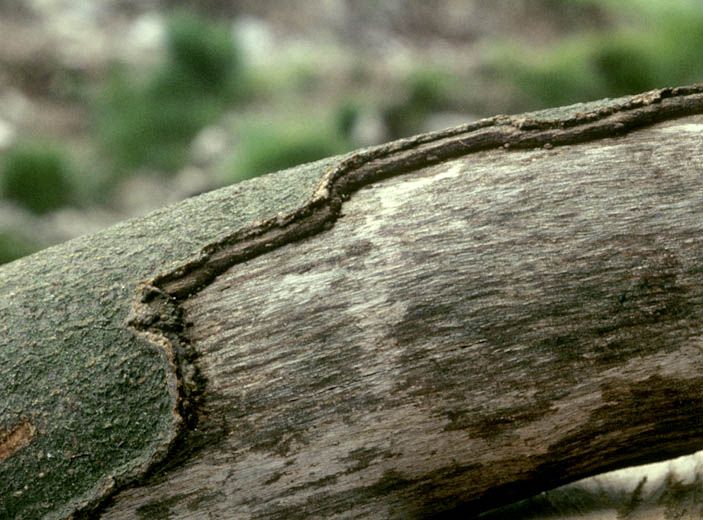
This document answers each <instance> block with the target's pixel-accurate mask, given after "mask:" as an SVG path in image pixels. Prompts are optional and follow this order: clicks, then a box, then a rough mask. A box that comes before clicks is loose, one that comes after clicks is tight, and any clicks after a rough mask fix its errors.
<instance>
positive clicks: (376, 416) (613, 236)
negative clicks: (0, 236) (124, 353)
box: [0, 87, 703, 519]
mask: <svg viewBox="0 0 703 520" xmlns="http://www.w3.org/2000/svg"><path fill="white" fill-rule="evenodd" d="M702 92H703V89H702V88H700V87H691V88H685V89H679V90H673V91H672V90H666V91H658V92H654V93H649V94H646V95H642V96H639V97H635V98H625V99H620V100H612V101H605V102H599V103H596V104H592V105H579V106H576V107H569V108H565V109H559V110H554V111H548V112H544V113H538V114H528V115H525V116H522V117H514V118H504V117H499V118H493V119H491V120H486V121H482V122H479V123H476V124H473V125H468V126H466V127H463V128H460V129H456V130H451V131H447V132H444V133H440V134H434V135H431V136H420V137H418V138H415V139H413V140H410V141H402V142H399V143H394V144H391V145H389V146H386V147H381V148H377V149H371V150H368V151H363V152H361V153H359V154H354V155H351V156H349V157H348V158H345V159H342V160H341V161H340V160H331V161H328V162H326V163H320V164H318V165H311V166H309V167H307V169H300V170H293V171H291V172H284V173H282V174H279V175H278V176H271V177H268V178H263V179H261V180H257V181H254V182H252V183H247V184H245V185H243V186H242V187H239V188H233V189H230V191H228V192H226V193H225V192H223V193H220V194H214V195H208V196H206V197H204V198H201V199H197V200H195V201H191V202H188V203H185V204H184V205H181V206H176V207H174V208H172V209H170V210H166V211H164V212H160V213H158V214H156V215H152V216H150V217H148V218H146V219H144V220H141V221H138V222H135V223H131V224H127V225H125V226H123V227H122V228H120V229H118V230H117V231H116V232H115V231H113V232H108V233H107V234H104V235H100V236H98V237H96V238H93V239H91V240H92V241H93V243H98V244H101V245H104V246H105V248H106V251H107V253H110V252H111V251H110V250H109V248H110V247H115V246H113V245H110V244H113V243H116V244H119V247H120V248H121V251H122V252H123V257H122V258H125V257H127V258H129V259H130V262H129V264H130V265H129V266H123V265H124V264H125V261H124V260H123V259H121V258H117V259H116V258H113V257H110V260H105V259H104V258H102V259H101V260H100V261H98V262H97V263H96V264H94V265H93V267H92V268H91V269H89V270H87V272H89V273H91V276H97V275H93V273H94V272H97V271H100V269H101V266H102V269H107V270H108V271H109V272H110V274H109V276H112V277H113V279H111V283H112V285H115V284H117V285H119V287H121V289H119V291H117V292H116V293H115V294H116V295H118V296H117V297H116V299H115V300H114V301H112V302H107V301H103V303H102V307H99V308H100V309H112V308H113V307H112V306H113V305H114V307H116V308H118V309H119V310H118V311H115V312H113V314H114V315H115V317H114V318H113V320H112V321H109V322H108V321H106V322H105V323H104V324H103V325H102V326H103V327H105V328H110V327H113V328H114V330H115V332H114V334H115V336H114V337H115V338H116V340H117V341H118V343H117V344H118V345H119V347H120V349H121V350H125V349H127V350H131V349H134V348H135V347H134V345H137V346H139V347H140V348H142V349H145V348H146V346H148V345H150V346H151V347H152V348H157V351H158V349H159V348H160V349H162V350H163V353H164V355H165V356H166V357H167V358H168V359H167V361H168V360H170V361H169V363H171V364H172V365H174V368H173V369H172V370H174V371H175V376H176V378H177V380H178V391H179V396H180V398H179V401H178V402H177V403H171V404H162V405H161V408H162V413H163V415H159V416H158V418H159V421H164V424H166V425H167V427H166V428H165V429H158V430H156V434H153V435H156V438H157V440H158V439H161V438H162V437H168V438H169V439H172V438H173V437H174V436H173V434H172V432H173V431H174V430H172V429H171V428H174V427H173V426H169V425H170V424H171V423H169V422H168V421H167V420H166V418H168V417H171V418H172V417H173V416H174V414H176V415H177V417H180V419H179V420H178V421H176V426H175V427H177V428H178V431H179V432H180V433H179V434H178V437H177V438H176V441H175V444H174V443H173V442H172V441H171V440H168V439H166V441H160V442H162V444H158V443H157V445H156V447H155V448H154V447H153V443H154V442H155V441H153V440H149V442H150V443H151V444H150V448H149V450H146V451H145V453H146V455H143V454H139V453H137V455H139V456H140V457H145V456H149V457H151V458H152V459H153V458H155V457H156V456H157V455H158V454H162V453H163V452H164V450H165V448H164V446H166V447H167V448H168V450H169V451H168V452H167V454H166V455H163V454H162V455H158V458H159V459H160V460H161V463H160V465H157V466H153V461H152V463H151V470H149V472H148V473H147V474H146V475H144V470H143V459H142V458H138V459H136V460H137V462H135V463H132V462H129V464H131V465H130V466H129V471H125V470H122V469H118V470H112V469H110V470H109V472H108V473H107V475H108V476H109V477H112V475H119V478H115V480H118V485H122V484H125V483H129V482H133V483H135V484H136V485H134V486H132V487H128V488H126V489H123V490H122V491H120V492H118V493H117V494H114V496H113V497H112V498H111V500H110V502H109V503H106V504H103V511H102V517H104V518H134V517H143V518H262V519H263V518H266V519H269V518H272V519H275V518H289V517H292V518H315V517H318V518H319V517H337V518H429V517H434V516H442V515H444V514H456V513H457V512H460V513H476V512H478V511H480V510H484V509H486V508H489V507H493V506H497V505H501V504H505V503H506V502H508V501H510V500H516V499H520V498H524V497H526V496H529V495H530V494H533V493H535V492H537V491H541V490H543V489H547V488H550V487H554V486H556V485H559V484H562V483H566V482H570V481H573V480H576V479H578V478H581V477H585V476H589V475H593V474H596V473H599V472H602V471H605V470H608V469H612V468H617V467H623V466H626V465H630V464H636V463H644V462H649V461H654V460H662V459H665V458H669V457H673V456H676V455H680V454H685V453H691V452H693V451H695V450H697V449H700V448H703V435H702V434H703V423H701V421H700V419H699V417H700V413H701V412H702V411H703V397H701V396H702V395H703V393H702V391H703V376H701V375H700V374H701V368H702V367H703V354H702V349H701V347H703V339H702V336H701V334H702V332H703V329H702V325H703V305H702V304H703V283H701V282H702V279H701V274H702V273H703V269H702V267H701V266H702V262H703V233H702V231H703V229H702V228H703V219H701V207H703V206H702V203H703V191H702V188H703V175H701V172H703V140H702V139H701V137H702V135H703V116H700V115H695V114H698V113H700V112H703V93H702ZM323 166H324V168H323ZM295 183H300V184H295ZM236 190H239V191H236ZM287 190H290V191H287ZM237 194H240V195H241V197H242V199H241V203H242V209H241V210H238V209H237V202H238V201H237V200H236V195H237ZM262 194H263V195H265V196H268V195H272V196H271V199H266V198H265V199H264V200H263V201H262V200H261V198H262V197H261V195H262ZM257 200H258V201H259V202H260V206H261V208H259V209H252V208H254V207H255V204H256V201H257ZM223 206H224V207H223ZM276 208H279V209H276ZM257 212H258V214H257ZM228 219H232V220H228ZM171 222H173V223H171ZM162 227H163V228H165V229H164V231H163V234H161V232H162ZM151 236H154V237H158V236H160V237H161V238H155V240H154V245H153V246H151V244H150V242H149V239H150V237H151ZM164 237H165V238H164ZM86 240H88V239H86ZM86 243H87V242H80V241H79V242H78V243H76V244H73V245H67V246H63V247H64V249H61V248H59V249H56V250H53V252H49V253H46V255H48V256H44V257H41V255H40V256H39V257H37V258H34V259H28V260H27V261H25V263H22V262H18V263H16V264H11V266H9V267H8V268H6V269H5V270H4V271H0V281H2V280H5V284H6V286H5V287H7V286H8V285H7V284H9V285H10V286H11V289H12V291H14V292H12V294H24V293H23V292H22V291H23V289H22V287H20V284H19V283H18V280H19V279H20V278H22V279H26V273H27V272H28V271H31V269H33V268H34V269H35V270H36V266H37V265H38V266H40V267H41V268H42V270H43V271H42V270H39V271H38V273H39V274H37V276H40V275H41V273H46V271H47V267H46V266H47V265H49V266H53V265H54V264H55V263H59V262H61V259H62V258H66V257H67V255H69V256H68V257H69V258H70V257H71V256H70V254H72V253H71V252H72V251H75V250H78V251H83V249H82V248H85V244H86ZM160 248H162V249H161V250H160ZM125 251H127V252H130V251H131V256H130V255H129V254H127V255H125V254H124V252H125ZM112 252H113V253H114V252H116V251H112ZM47 259H48V260H47ZM49 260H50V261H49ZM84 261H86V262H87V260H86V259H84ZM106 266H107V267H106ZM116 266H119V267H116ZM130 271H136V273H131V272H130ZM81 272H83V271H81ZM49 273H51V271H49ZM115 273H116V274H115ZM2 276H4V278H2ZM82 280H83V278H81V279H80V280H76V281H75V282H74V283H75V284H79V283H82ZM96 280H97V281H98V282H100V279H99V278H93V279H89V280H88V282H87V283H90V282H92V283H93V284H95V283H96ZM100 283H102V282H100ZM51 287H52V290H56V287H55V285H52V286H51ZM7 291H8V290H7V289H6V292H5V293H0V304H1V305H2V306H4V307H3V309H8V312H9V313H10V314H9V315H10V316H11V317H12V319H14V320H17V319H19V318H18V317H17V316H19V314H20V311H18V310H13V309H14V307H13V306H12V305H13V304H12V302H11V301H10V297H9V296H8V294H9V293H8V292H7ZM31 294H34V293H31ZM67 294H69V295H70V294H71V291H70V287H69V289H68V290H67ZM122 294H129V295H130V296H129V297H128V298H126V299H125V300H124V302H123V300H122V299H121V298H122V296H119V295H122ZM79 298H80V296H79ZM22 301H28V300H27V299H26V298H25V299H24V300H22ZM90 302H92V300H90ZM86 305H88V307H87V309H88V310H85V311H83V310H82V312H86V313H87V312H88V311H90V312H94V311H91V309H94V307H91V306H90V305H94V304H93V303H87V304H86ZM82 309H83V308H82ZM22 310H24V308H23V309H22ZM51 319H53V318H51ZM51 319H50V320H49V322H51ZM67 319H68V320H69V322H70V321H71V320H72V319H73V318H72V316H70V315H69V316H68V317H67ZM83 319H84V320H85V319H86V318H83ZM81 323H84V325H83V326H84V327H85V332H83V334H84V336H83V341H84V342H86V341H87V344H88V345H89V346H90V348H91V349H93V350H96V349H97V350H100V349H102V348H107V347H103V345H102V344H101V343H100V342H101V341H105V340H106V339H107V338H106V336H103V335H100V336H97V340H93V339H92V338H93V336H92V335H91V334H92V332H91V327H92V326H97V325H91V324H90V322H89V321H88V322H87V323H85V322H84V321H82V322H81ZM76 327H77V325H76V326H75V327H74V328H72V329H70V330H72V331H73V332H72V334H73V335H74V336H75V334H76V333H75V330H76ZM62 330H63V329H62ZM81 330H83V329H81ZM7 331H9V332H8V333H9V334H10V339H9V340H6V342H5V345H4V346H3V345H0V347H3V348H5V351H9V352H12V350H11V349H12V347H13V346H16V345H22V346H23V347H24V348H25V349H27V348H30V347H29V346H27V345H28V343H27V340H26V339H22V338H20V337H18V338H14V337H13V336H12V332H13V331H12V327H8V328H7ZM101 334H103V333H101ZM71 337H73V336H71ZM30 339H32V338H30ZM32 341H38V340H33V339H32ZM77 341H80V339H79V340H77ZM130 342H134V345H132V344H131V343H130ZM67 345H68V346H67V347H65V348H69V347H70V346H71V344H70V343H67ZM76 348H78V347H76ZM8 349H10V350H8ZM30 351H31V349H30ZM2 352H3V349H2V348H0V353H2ZM22 352H24V351H22ZM18 355H19V354H18ZM79 366H80V365H79ZM156 366H157V367H158V366H159V365H158V364H157V365H156ZM169 366H170V365H169V364H168V363H166V365H165V368H163V371H165V372H166V374H167V375H166V376H164V378H163V381H164V382H163V383H160V384H161V385H162V386H163V388H164V392H165V393H164V395H165V396H167V397H168V396H170V395H171V393H170V392H172V390H170V389H171V386H170V384H171V383H169V381H170V380H171V379H170V377H171V376H168V371H169V370H170V369H169ZM15 370H16V369H15ZM154 370H155V369H154ZM2 377H9V376H7V374H5V375H3V372H2V370H1V369H0V379H1V378H2ZM93 377H97V378H98V379H100V378H105V377H107V378H109V377H110V376H109V375H106V374H105V373H104V372H101V373H99V374H97V375H94V376H93ZM85 379H87V376H86V378H85ZM86 384H88V383H86ZM139 384H140V382H139V381H136V382H134V383H133V384H132V383H130V384H129V385H128V388H129V391H130V392H135V393H134V394H129V395H130V396H132V395H134V396H138V390H139ZM151 386H154V387H156V386H157V385H156V384H152V385H151ZM86 388H87V390H86V389H82V390H81V392H84V393H85V392H89V391H90V387H86ZM111 398H112V399H118V400H119V397H118V396H114V395H112V394H111ZM164 399H165V398H164ZM130 400H134V398H133V397H130ZM130 402H132V401H130ZM160 402H161V401H160ZM13 406H14V405H13ZM18 406H19V405H18ZM22 406H23V407H24V408H23V410H24V411H19V412H18V411H14V410H13V411H12V414H11V415H10V414H7V413H5V412H3V413H4V414H5V415H3V416H2V417H1V419H2V424H0V427H1V428H4V430H5V431H8V432H10V433H8V434H7V435H5V439H9V438H11V437H12V432H15V438H16V437H17V434H16V432H20V434H21V433H22V432H25V433H26V432H29V431H30V429H31V428H34V433H32V435H31V436H30V435H29V434H26V435H24V436H23V438H24V439H25V441H26V443H25V444H23V445H22V446H20V447H18V446H19V445H17V444H16V443H15V445H14V448H13V453H10V454H9V455H6V456H3V451H2V447H3V443H4V444H5V445H8V446H9V444H10V443H9V441H7V440H4V441H3V437H2V435H0V472H2V471H6V472H8V471H10V469H13V468H15V467H16V466H12V464H16V462H15V461H17V460H20V459H19V457H20V456H24V454H25V453H27V454H30V455H34V456H36V453H35V452H32V451H31V450H32V449H33V446H34V445H35V444H36V442H38V441H36V440H35V439H41V438H42V434H43V432H42V428H43V427H44V426H45V423H44V422H42V421H35V420H34V419H33V416H32V415H31V413H30V412H29V411H27V410H28V406H29V405H26V404H22ZM43 406H48V404H46V405H43ZM48 413H49V412H47V414H48ZM134 413H135V414H136V413H141V414H143V413H144V412H143V410H136V411H135V412H134ZM127 417H129V415H127ZM60 418H61V416H59V419H60ZM13 420H14V422H13ZM85 420H86V421H88V419H85ZM172 420H173V419H171V421H172ZM5 423H7V424H5ZM183 423H185V426H184V427H181V426H180V425H181V424H183ZM13 424H14V426H13ZM8 425H9V426H8ZM140 431H141V430H140ZM0 433H1V432H0ZM128 434H129V433H128V432H127V435H128ZM56 435H58V434H56ZM150 435H152V434H150ZM160 436H162V437H160ZM20 437H22V435H20ZM149 439H152V437H150V438H149ZM23 442H24V441H23ZM8 453H9V451H8ZM153 453H156V454H157V455H153ZM87 457H88V458H90V457H91V455H90V453H89V454H88V455H87ZM29 460H33V459H31V457H30V456H28V457H27V461H29ZM72 460H73V459H72ZM120 460H121V461H124V460H130V459H125V458H124V457H123V458H121V459H120ZM27 461H25V462H23V463H24V464H30V463H29V462H27ZM122 463H123V464H124V462H122ZM17 464H18V463H17ZM32 464H34V463H32ZM42 464H44V466H47V464H48V463H46V462H42ZM74 464H76V465H78V467H79V468H80V466H79V463H77V462H74ZM21 467H22V468H25V466H21ZM26 467H29V469H28V470H27V474H29V472H30V471H31V470H32V468H33V466H26ZM42 467H43V466H42ZM8 468H9V469H8ZM119 468H123V466H119ZM106 471H107V470H106ZM115 471H117V472H115ZM119 471H122V473H119ZM140 472H141V473H140ZM135 479H139V480H138V481H135ZM2 485H3V484H0V486H2ZM20 485H21V483H20ZM5 486H8V485H7V484H5ZM7 489H8V488H7V487H5V488H2V487H0V491H2V492H1V493H0V497H2V499H6V498H7V496H9V495H8V494H7V493H8V491H7ZM112 492H113V489H112V488H110V489H108V490H107V491H106V492H103V493H95V494H93V495H90V496H88V497H87V498H85V495H81V497H83V498H80V500H74V499H71V500H74V502H70V504H74V503H75V504H76V505H75V506H74V505H70V506H61V507H63V509H61V510H60V511H62V512H64V513H65V512H66V511H68V510H69V509H67V508H69V507H73V508H74V509H83V510H90V509H91V508H93V507H95V505H96V503H97V502H99V501H100V500H103V499H104V498H105V497H106V496H107V495H108V493H112ZM83 493H85V491H83ZM13 496H14V495H13ZM14 507H19V506H14ZM23 507H30V508H31V507H33V506H31V505H30V506H26V505H25V506H23ZM57 507H59V506H57ZM58 510H59V509H53V510H52V512H51V513H50V514H54V515H55V514H56V513H54V512H53V511H58ZM6 511H7V509H6ZM17 511H20V512H23V510H21V509H17ZM24 511H33V512H36V511H38V509H36V508H35V509H33V510H32V509H27V510H24ZM33 514H34V513H32V512H30V513H26V514H25V517H26V518H30V517H33V516H32V515H33ZM45 514H48V513H46V511H45ZM59 516H60V515H59Z"/></svg>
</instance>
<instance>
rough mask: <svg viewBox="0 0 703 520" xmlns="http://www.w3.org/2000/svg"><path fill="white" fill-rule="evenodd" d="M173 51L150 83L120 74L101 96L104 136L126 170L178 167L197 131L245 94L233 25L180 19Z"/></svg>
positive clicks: (173, 29)
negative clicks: (230, 27) (229, 26)
mask: <svg viewBox="0 0 703 520" xmlns="http://www.w3.org/2000/svg"><path fill="white" fill-rule="evenodd" d="M167 51H168V52H167V58H166V61H165V63H164V64H163V65H162V66H161V67H160V68H158V69H157V70H156V71H154V72H153V73H151V74H150V75H149V76H148V77H146V78H144V79H142V81H137V80H136V79H135V78H133V77H130V76H129V75H128V74H126V73H125V71H124V70H121V69H119V68H117V69H115V70H114V71H113V74H112V75H111V78H110V80H109V81H108V85H107V87H106V89H105V91H104V92H103V93H102V95H101V96H100V100H99V103H98V109H97V111H96V113H97V127H98V133H99V136H100V139H101V142H102V145H103V148H104V150H105V151H106V152H107V154H108V155H109V157H110V159H111V160H112V162H113V163H114V165H115V167H116V168H117V169H118V170H122V171H123V172H124V171H125V170H126V171H129V170H130V169H134V168H139V167H148V168H154V169H157V170H160V171H165V172H172V171H175V170H177V169H178V168H179V167H180V166H182V165H183V163H184V162H185V160H186V158H187V153H188V149H187V148H188V145H189V143H190V142H191V140H192V139H193V138H194V137H195V135H196V134H197V132H198V131H199V130H200V129H202V128H203V127H204V126H205V125H207V124H208V123H210V122H212V121H213V120H214V119H215V118H216V117H217V116H218V115H220V114H221V113H222V111H223V110H224V109H225V107H226V106H227V105H228V104H229V103H231V102H233V101H235V100H236V99H237V97H238V96H239V95H240V94H241V90H242V88H243V87H242V85H243V82H242V76H243V72H242V67H241V63H240V60H239V53H238V52H237V49H236V48H235V46H234V43H233V40H232V37H231V35H230V32H229V30H228V29H227V27H226V26H221V25H219V24H216V23H214V22H210V21H207V20H205V19H203V18H199V17H197V16H195V15H188V14H179V15H176V16H174V17H173V18H172V19H171V21H170V23H169V26H168V34H167Z"/></svg>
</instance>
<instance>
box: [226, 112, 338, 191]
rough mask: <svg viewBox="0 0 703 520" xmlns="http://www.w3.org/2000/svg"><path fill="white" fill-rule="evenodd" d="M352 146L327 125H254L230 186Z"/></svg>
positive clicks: (245, 137) (230, 173)
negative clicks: (232, 183)
mask: <svg viewBox="0 0 703 520" xmlns="http://www.w3.org/2000/svg"><path fill="white" fill-rule="evenodd" d="M349 147H350V146H349V144H348V143H347V141H346V140H345V139H344V138H342V137H341V136H340V135H339V133H338V132H337V131H335V129H332V128H330V127H329V125H326V124H324V123H317V124H316V123H315V122H312V123H311V122H305V123H299V122H294V123H288V124H279V125H273V126H263V125H256V124H254V125H250V126H248V127H246V128H244V129H243V131H242V135H241V141H240V144H239V146H238V149H237V154H236V156H235V158H234V159H233V161H232V162H231V163H230V165H229V167H228V171H227V173H226V175H225V176H226V179H225V180H226V182H237V181H241V180H244V179H249V178H252V177H256V176H258V175H262V174H264V173H270V172H274V171H278V170H283V169H285V168H290V167H292V166H296V165H299V164H303V163H307V162H312V161H316V160H318V159H323V158H325V157H330V156H333V155H337V154H340V153H343V152H345V151H347V150H348V149H349Z"/></svg>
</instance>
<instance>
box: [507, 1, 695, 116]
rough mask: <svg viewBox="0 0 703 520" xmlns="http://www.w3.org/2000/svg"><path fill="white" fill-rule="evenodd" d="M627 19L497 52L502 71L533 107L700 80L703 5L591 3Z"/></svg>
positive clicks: (679, 2)
mask: <svg viewBox="0 0 703 520" xmlns="http://www.w3.org/2000/svg"><path fill="white" fill-rule="evenodd" d="M589 1H590V2H591V3H597V4H599V5H601V6H602V7H603V8H605V9H608V10H610V12H611V15H612V16H613V17H614V18H615V19H619V20H622V21H623V23H622V25H620V26H619V27H618V28H616V29H614V30H613V31H611V32H604V33H598V34H591V35H586V36H581V37H576V38H571V39H569V40H566V41H565V42H563V43H561V44H559V45H556V46H552V47H551V48H550V49H549V50H547V51H544V50H542V51H539V50H538V51H536V52H532V53H524V52H522V51H521V50H520V51H518V50H517V49H516V48H514V47H512V48H510V49H508V50H506V49H503V51H502V52H499V54H498V56H499V57H498V58H497V60H496V64H497V68H498V70H499V72H501V73H502V74H503V75H504V77H506V78H507V79H508V80H509V81H511V82H512V83H513V84H514V85H515V87H516V88H517V89H518V90H520V91H522V92H523V93H524V94H526V96H527V98H528V99H529V101H530V102H531V104H533V105H538V106H555V105H563V104H568V103H573V102H577V101H584V100H589V99H597V98H602V97H611V96H621V95H626V94H633V93H636V92H641V91H644V90H649V89H653V88H660V87H665V86H674V85H682V84H687V83H695V82H698V81H701V80H703V53H701V52H700V49H701V48H702V47H701V46H702V45H703V3H700V2H697V1H691V0H667V1H666V2H663V1H660V0H654V1H651V0H650V1H645V0H619V1H618V2H615V1H611V0H600V1H598V0H589Z"/></svg>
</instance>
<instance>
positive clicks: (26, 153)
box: [0, 143, 75, 213]
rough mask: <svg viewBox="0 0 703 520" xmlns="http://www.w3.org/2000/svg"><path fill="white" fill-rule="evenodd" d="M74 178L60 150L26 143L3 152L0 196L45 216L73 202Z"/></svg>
mask: <svg viewBox="0 0 703 520" xmlns="http://www.w3.org/2000/svg"><path fill="white" fill-rule="evenodd" d="M74 179H75V174H74V173H73V171H72V169H71V167H70V165H69V161H68V159H67V158H66V156H65V155H64V153H63V152H62V151H61V150H60V149H59V148H55V147H52V146H49V145H43V144H39V143H25V144H20V145H17V146H15V147H14V148H11V149H10V150H8V151H7V152H6V154H5V156H4V158H3V161H2V173H1V174H0V193H2V195H3V196H4V197H7V198H9V199H12V200H14V201H16V202H17V203H19V204H21V205H22V206H24V207H26V208H27V209H29V210H30V211H33V212H34V213H46V212H49V211H53V210H55V209H58V208H60V207H61V206H65V205H67V204H70V203H71V202H73V201H74V195H75V194H74V188H73V180H74Z"/></svg>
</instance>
